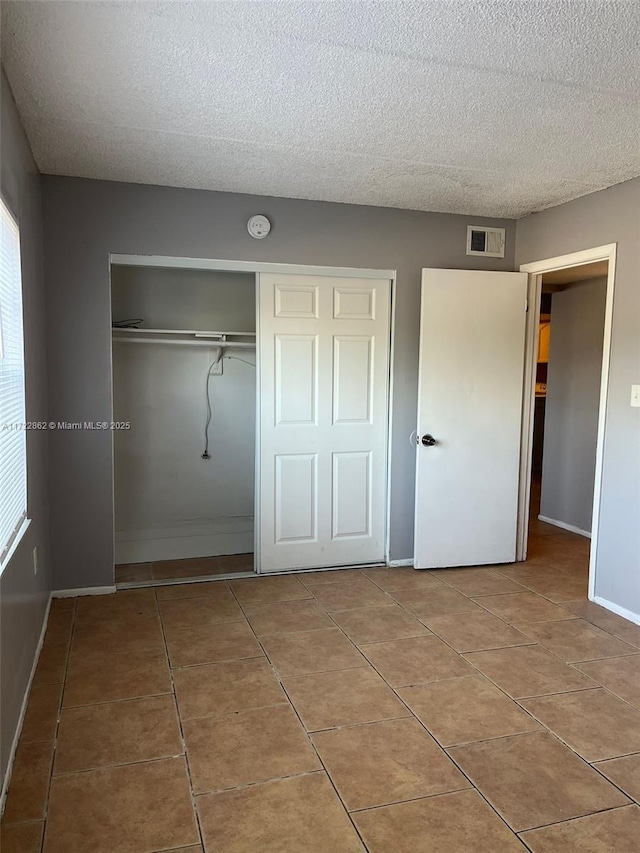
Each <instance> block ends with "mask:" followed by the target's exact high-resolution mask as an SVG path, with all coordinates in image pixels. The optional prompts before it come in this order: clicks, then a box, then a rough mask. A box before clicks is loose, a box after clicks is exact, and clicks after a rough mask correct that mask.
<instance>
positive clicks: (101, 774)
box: [2, 523, 640, 853]
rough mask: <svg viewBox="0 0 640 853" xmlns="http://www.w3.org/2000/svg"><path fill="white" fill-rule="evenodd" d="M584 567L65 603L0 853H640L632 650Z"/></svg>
mask: <svg viewBox="0 0 640 853" xmlns="http://www.w3.org/2000/svg"><path fill="white" fill-rule="evenodd" d="M587 545H588V543H585V541H584V540H580V539H579V538H578V537H575V536H572V535H571V534H565V533H560V532H558V531H557V529H555V528H552V529H551V532H550V531H549V530H546V529H545V528H544V527H543V526H541V525H539V523H538V525H537V526H536V525H534V533H533V536H532V548H531V557H530V560H529V561H528V562H527V563H526V564H518V565H513V566H505V567H502V568H499V567H494V568H479V569H460V570H447V571H438V572H417V571H414V570H413V569H371V570H361V571H357V570H345V571H342V572H324V573H315V574H304V575H297V576H281V577H257V578H251V579H245V580H237V581H232V582H227V581H213V582H206V583H201V584H185V585H178V586H168V587H167V586H165V587H160V588H157V589H138V590H129V591H124V592H118V593H116V594H115V595H111V596H101V597H86V598H80V599H77V600H73V599H64V600H57V601H54V602H53V606H52V610H51V616H50V620H49V628H48V631H47V635H46V642H45V645H44V649H43V651H42V655H41V658H40V662H39V664H38V668H37V673H36V677H35V681H34V685H33V689H32V693H31V698H30V701H29V706H28V711H27V716H26V719H25V724H24V729H23V733H22V738H21V741H20V746H19V750H18V754H17V758H16V762H15V766H14V771H13V780H12V783H11V787H10V790H9V796H8V801H7V806H6V811H5V815H4V819H3V824H2V853H36V851H40V850H41V849H42V850H44V853H157V851H176V853H177V851H181V853H202V851H206V853H357V851H364V850H368V851H369V853H434V851H452V853H512V851H513V853H516V851H524V850H530V851H533V852H534V853H579V851H580V853H583V851H586V850H589V851H598V853H637V850H638V846H637V845H638V838H640V808H639V807H638V805H637V803H638V802H639V801H640V627H638V626H634V625H632V624H631V623H629V622H627V621H625V620H623V619H621V618H619V617H617V616H614V615H613V614H611V613H609V612H608V611H606V610H603V609H602V608H600V607H598V606H596V605H593V604H590V603H588V602H587V600H586V586H587V555H588V548H587ZM634 801H635V802H634Z"/></svg>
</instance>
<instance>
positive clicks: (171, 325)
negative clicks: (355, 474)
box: [111, 266, 256, 563]
mask: <svg viewBox="0 0 640 853" xmlns="http://www.w3.org/2000/svg"><path fill="white" fill-rule="evenodd" d="M111 302H112V312H113V319H114V320H123V319H126V318H141V319H143V321H144V322H143V326H142V327H143V328H147V329H151V328H154V329H200V330H207V331H239V332H251V331H255V316H256V309H255V276H254V275H252V274H247V273H226V272H216V271H204V270H180V269H155V268H149V267H124V266H114V267H112V270H111ZM217 352H218V350H217V349H216V347H214V346H212V347H205V346H173V345H163V344H136V343H121V342H116V343H114V346H113V414H114V420H116V421H129V422H130V423H131V429H130V430H127V431H117V432H115V433H114V452H115V466H114V470H115V484H114V485H115V528H116V563H135V562H147V561H151V560H167V559H168V560H172V559H183V558H189V557H205V556H215V555H217V554H237V553H245V552H247V551H252V550H253V502H254V467H255V466H254V455H255V444H254V442H255V378H256V377H255V369H254V368H253V367H251V366H249V365H248V364H245V363H243V362H239V361H237V360H235V359H225V361H224V362H223V374H222V375H221V376H218V375H212V376H211V378H210V380H209V394H210V400H211V407H212V419H211V424H210V427H209V453H210V455H211V458H210V459H208V460H203V459H202V458H201V455H202V452H203V449H204V427H205V421H206V397H205V386H206V376H207V371H208V369H209V367H210V365H211V363H212V362H213V361H214V360H215V358H216V355H217ZM228 354H229V355H232V356H233V355H236V356H238V357H241V358H244V359H245V360H246V361H252V362H254V361H255V353H254V351H253V350H244V349H242V350H240V349H238V350H233V349H231V350H228Z"/></svg>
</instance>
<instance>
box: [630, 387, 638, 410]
mask: <svg viewBox="0 0 640 853" xmlns="http://www.w3.org/2000/svg"><path fill="white" fill-rule="evenodd" d="M631 405H632V406H633V407H634V408H635V409H640V385H632V386H631Z"/></svg>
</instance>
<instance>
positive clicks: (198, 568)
mask: <svg viewBox="0 0 640 853" xmlns="http://www.w3.org/2000/svg"><path fill="white" fill-rule="evenodd" d="M252 571H253V554H227V555H224V556H222V557H194V558H193V559H189V560H159V561H156V562H153V563H121V564H119V565H117V566H116V584H118V586H120V585H125V586H128V585H129V584H140V583H151V582H152V581H167V580H169V581H173V580H186V579H187V578H201V577H208V576H210V575H228V574H235V573H241V572H252Z"/></svg>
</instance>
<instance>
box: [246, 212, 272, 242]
mask: <svg viewBox="0 0 640 853" xmlns="http://www.w3.org/2000/svg"><path fill="white" fill-rule="evenodd" d="M247 231H248V232H249V234H251V236H252V237H255V238H256V240H264V238H265V237H266V236H267V234H268V233H269V231H271V223H270V222H269V220H268V219H267V217H266V216H262V214H257V215H256V216H252V217H251V219H250V220H249V221H248V222H247Z"/></svg>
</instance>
